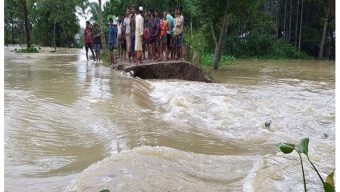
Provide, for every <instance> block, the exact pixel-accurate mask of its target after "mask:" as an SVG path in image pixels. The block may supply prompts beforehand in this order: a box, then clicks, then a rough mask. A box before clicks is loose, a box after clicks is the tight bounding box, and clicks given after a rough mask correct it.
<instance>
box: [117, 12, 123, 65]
mask: <svg viewBox="0 0 340 192" xmlns="http://www.w3.org/2000/svg"><path fill="white" fill-rule="evenodd" d="M122 28H123V19H122V18H121V17H119V18H118V25H117V30H118V33H117V38H118V50H119V58H120V59H122V58H123V49H122V45H121V42H122Z"/></svg>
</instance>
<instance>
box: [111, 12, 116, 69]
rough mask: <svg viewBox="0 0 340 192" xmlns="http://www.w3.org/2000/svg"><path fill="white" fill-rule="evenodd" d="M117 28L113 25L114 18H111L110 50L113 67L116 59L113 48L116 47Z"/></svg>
mask: <svg viewBox="0 0 340 192" xmlns="http://www.w3.org/2000/svg"><path fill="white" fill-rule="evenodd" d="M115 32H116V31H115V28H114V26H113V19H112V18H110V19H109V51H110V62H111V67H113V65H114V63H115V60H114V56H113V49H114V47H115Z"/></svg>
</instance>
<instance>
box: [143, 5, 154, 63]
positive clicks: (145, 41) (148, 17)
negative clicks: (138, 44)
mask: <svg viewBox="0 0 340 192" xmlns="http://www.w3.org/2000/svg"><path fill="white" fill-rule="evenodd" d="M151 12H152V10H148V11H146V13H147V14H146V15H145V16H144V37H143V56H144V59H146V56H145V52H146V51H147V52H148V59H149V55H150V29H149V24H150V20H151Z"/></svg>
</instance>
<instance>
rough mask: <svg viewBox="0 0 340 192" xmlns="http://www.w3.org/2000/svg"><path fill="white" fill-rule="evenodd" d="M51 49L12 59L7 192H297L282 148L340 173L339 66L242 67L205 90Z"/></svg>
mask: <svg viewBox="0 0 340 192" xmlns="http://www.w3.org/2000/svg"><path fill="white" fill-rule="evenodd" d="M45 50H47V51H44V52H43V53H38V54H15V53H13V52H11V51H10V48H6V49H5V189H6V191H46V189H49V191H63V190H65V191H99V190H100V189H104V188H108V189H111V190H112V191H115V190H118V191H137V190H142V191H143V190H144V191H164V190H165V191H242V190H243V191H301V190H303V189H302V187H303V186H302V181H301V175H300V167H299V161H298V160H297V158H298V157H297V156H296V155H283V154H281V153H278V152H277V150H276V148H275V144H276V143H278V142H282V141H287V142H294V143H297V142H298V141H299V139H300V138H301V137H309V138H310V155H311V158H312V159H313V160H314V161H315V164H316V166H317V167H318V168H320V169H321V171H322V172H324V173H328V172H329V171H330V170H332V169H333V168H334V154H335V152H334V149H335V145H334V143H335V135H334V133H335V122H334V121H335V106H334V104H335V98H334V95H335V93H334V81H335V80H334V78H335V77H334V76H335V74H334V68H335V67H334V62H316V61H266V62H261V61H240V63H239V64H238V65H235V66H230V67H228V68H226V69H223V70H218V71H216V72H215V74H214V76H215V78H216V80H217V81H218V82H220V83H215V84H206V83H199V82H187V81H177V80H148V81H145V80H141V79H132V78H127V77H126V76H124V75H122V74H121V73H120V72H117V71H112V70H110V69H109V68H107V67H104V66H101V65H98V64H95V63H93V62H86V59H85V57H84V51H83V50H76V49H69V50H67V49H65V50H62V51H61V52H60V53H58V54H53V53H50V52H49V51H48V49H45ZM269 119H271V120H272V121H273V123H272V126H271V127H270V128H269V129H267V128H265V126H264V124H263V123H264V122H265V121H267V120H269ZM325 134H327V135H328V138H327V139H325V138H324V135H325ZM316 151H318V153H316ZM326 157H333V158H326ZM282 164H285V165H286V166H282ZM306 171H307V172H310V173H312V170H310V168H309V167H307V170H306ZM307 177H308V188H309V189H310V190H312V191H322V190H321V188H320V187H319V186H320V185H319V181H318V178H317V176H316V175H313V174H309V175H307ZM71 180H72V182H71Z"/></svg>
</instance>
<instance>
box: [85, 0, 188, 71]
mask: <svg viewBox="0 0 340 192" xmlns="http://www.w3.org/2000/svg"><path fill="white" fill-rule="evenodd" d="M182 11H183V10H182V7H177V8H176V10H175V14H176V15H175V18H174V17H173V16H172V15H171V14H170V12H169V11H164V12H163V15H162V16H159V11H158V10H149V11H147V13H146V14H144V10H143V7H139V8H138V10H137V9H136V7H135V6H131V7H130V8H128V9H127V10H126V12H125V18H124V19H123V17H119V19H118V22H117V23H116V22H115V23H114V21H113V19H112V18H110V19H109V24H108V44H109V47H108V48H109V51H110V62H111V65H112V66H114V64H115V58H114V54H113V49H114V48H116V47H118V48H119V57H120V59H122V60H128V61H129V62H132V63H136V62H137V63H143V59H148V60H158V61H159V60H170V59H177V60H178V59H183V51H182V44H183V28H184V17H183V12H182ZM101 35H102V34H101V31H100V29H99V27H98V25H97V24H94V26H92V25H91V24H90V22H88V21H87V23H86V28H85V30H84V40H85V49H86V58H87V59H88V49H90V50H91V52H92V55H93V58H94V60H96V58H97V61H99V62H100V52H101ZM92 44H93V45H94V49H95V53H96V57H95V56H94V53H93V50H92ZM146 53H147V54H146Z"/></svg>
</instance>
